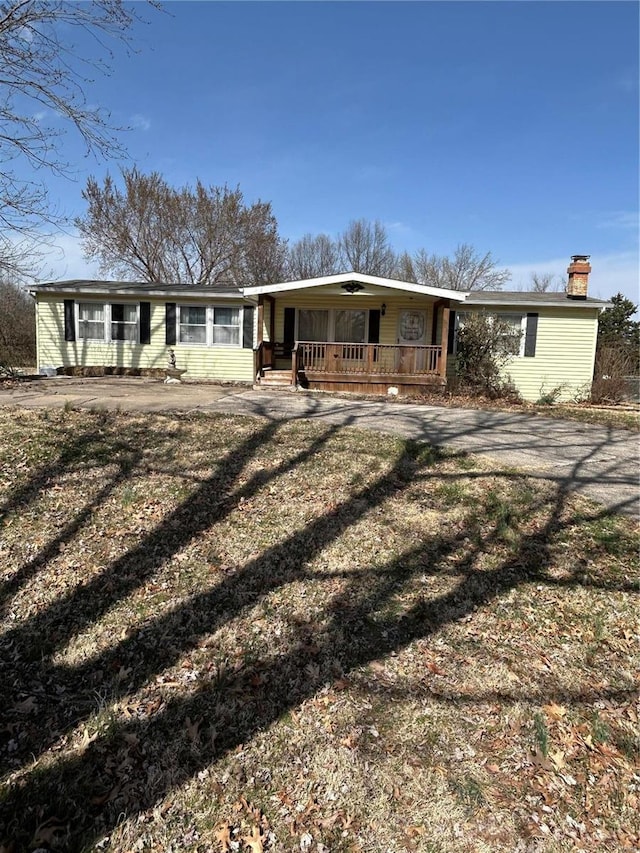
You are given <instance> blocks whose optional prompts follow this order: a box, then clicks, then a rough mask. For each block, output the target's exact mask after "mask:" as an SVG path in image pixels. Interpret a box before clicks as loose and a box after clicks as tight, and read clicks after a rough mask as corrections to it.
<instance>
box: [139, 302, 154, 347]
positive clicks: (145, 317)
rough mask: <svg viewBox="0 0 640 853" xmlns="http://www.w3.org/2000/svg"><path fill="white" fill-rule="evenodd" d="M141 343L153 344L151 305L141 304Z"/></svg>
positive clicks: (148, 303) (147, 303)
mask: <svg viewBox="0 0 640 853" xmlns="http://www.w3.org/2000/svg"><path fill="white" fill-rule="evenodd" d="M140 343H141V344H150V343H151V303H150V302H141V303H140Z"/></svg>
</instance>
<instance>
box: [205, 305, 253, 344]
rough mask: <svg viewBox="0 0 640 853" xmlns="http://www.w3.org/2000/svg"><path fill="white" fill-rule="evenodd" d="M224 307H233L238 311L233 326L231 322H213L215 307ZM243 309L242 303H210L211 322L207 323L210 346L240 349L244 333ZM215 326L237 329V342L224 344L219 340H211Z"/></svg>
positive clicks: (227, 308)
mask: <svg viewBox="0 0 640 853" xmlns="http://www.w3.org/2000/svg"><path fill="white" fill-rule="evenodd" d="M218 308H219V309H226V310H229V309H230V308H231V309H232V310H233V309H235V310H236V311H237V312H238V325H237V326H235V325H233V324H231V325H229V324H228V323H215V322H214V321H215V316H216V309H218ZM243 323H244V311H243V306H242V305H211V322H210V323H209V327H210V330H211V346H213V347H227V348H231V349H240V348H241V347H242V341H243V334H244V328H243ZM215 328H219V329H237V330H238V342H237V343H235V344H234V343H229V344H224V343H220V342H219V341H214V340H213V332H214V329H215Z"/></svg>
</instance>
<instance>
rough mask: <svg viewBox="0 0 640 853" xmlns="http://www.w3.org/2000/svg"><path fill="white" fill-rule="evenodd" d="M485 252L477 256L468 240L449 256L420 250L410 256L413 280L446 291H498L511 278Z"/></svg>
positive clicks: (508, 273) (509, 274)
mask: <svg viewBox="0 0 640 853" xmlns="http://www.w3.org/2000/svg"><path fill="white" fill-rule="evenodd" d="M497 263H498V262H497V261H495V260H494V259H493V257H492V255H491V252H487V253H486V254H484V255H480V254H479V253H478V252H477V251H476V249H475V248H474V247H473V246H471V245H470V244H468V243H461V244H460V245H459V246H457V247H456V250H455V252H454V253H453V257H452V258H448V257H446V256H441V255H429V254H428V253H427V252H426V251H425V250H424V249H420V250H419V251H418V252H417V253H416V254H415V256H414V258H413V270H414V275H415V280H416V281H417V282H418V283H420V284H428V285H430V286H432V287H443V288H446V289H448V290H500V289H501V288H502V287H504V285H505V284H506V283H507V282H508V281H509V280H510V279H511V273H510V272H509V270H507V269H497V267H496V265H497Z"/></svg>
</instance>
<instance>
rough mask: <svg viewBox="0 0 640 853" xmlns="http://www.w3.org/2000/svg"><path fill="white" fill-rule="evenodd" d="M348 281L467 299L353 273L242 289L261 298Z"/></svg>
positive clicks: (463, 295) (457, 293)
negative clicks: (262, 296)
mask: <svg viewBox="0 0 640 853" xmlns="http://www.w3.org/2000/svg"><path fill="white" fill-rule="evenodd" d="M349 281H356V282H359V283H360V284H364V285H367V284H368V285H372V286H374V287H385V288H388V289H390V290H400V291H403V292H405V293H418V294H420V295H421V296H432V297H434V298H435V299H453V300H454V301H455V302H464V301H465V299H466V298H467V293H466V292H463V291H459V290H446V289H444V288H441V287H430V286H429V285H426V284H416V283H415V282H411V281H400V280H398V279H394V278H382V277H381V276H375V275H365V274H364V273H354V272H351V273H340V274H338V275H326V276H320V277H318V278H307V279H301V280H299V281H282V282H278V283H276V284H265V285H254V286H252V287H245V288H243V293H244V294H245V295H247V296H261V295H267V294H272V293H287V292H291V291H295V290H308V289H311V288H315V287H323V286H325V287H326V286H327V285H332V284H346V283H347V282H349Z"/></svg>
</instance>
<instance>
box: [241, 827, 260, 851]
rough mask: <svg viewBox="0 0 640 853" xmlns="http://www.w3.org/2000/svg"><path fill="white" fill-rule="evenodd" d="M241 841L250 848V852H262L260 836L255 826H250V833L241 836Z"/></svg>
mask: <svg viewBox="0 0 640 853" xmlns="http://www.w3.org/2000/svg"><path fill="white" fill-rule="evenodd" d="M242 843H243V844H244V846H245V847H249V848H250V850H251V853H263V851H264V845H263V843H262V837H261V835H260V830H259V829H258V827H257V826H254V827H252V828H251V835H243V836H242Z"/></svg>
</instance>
